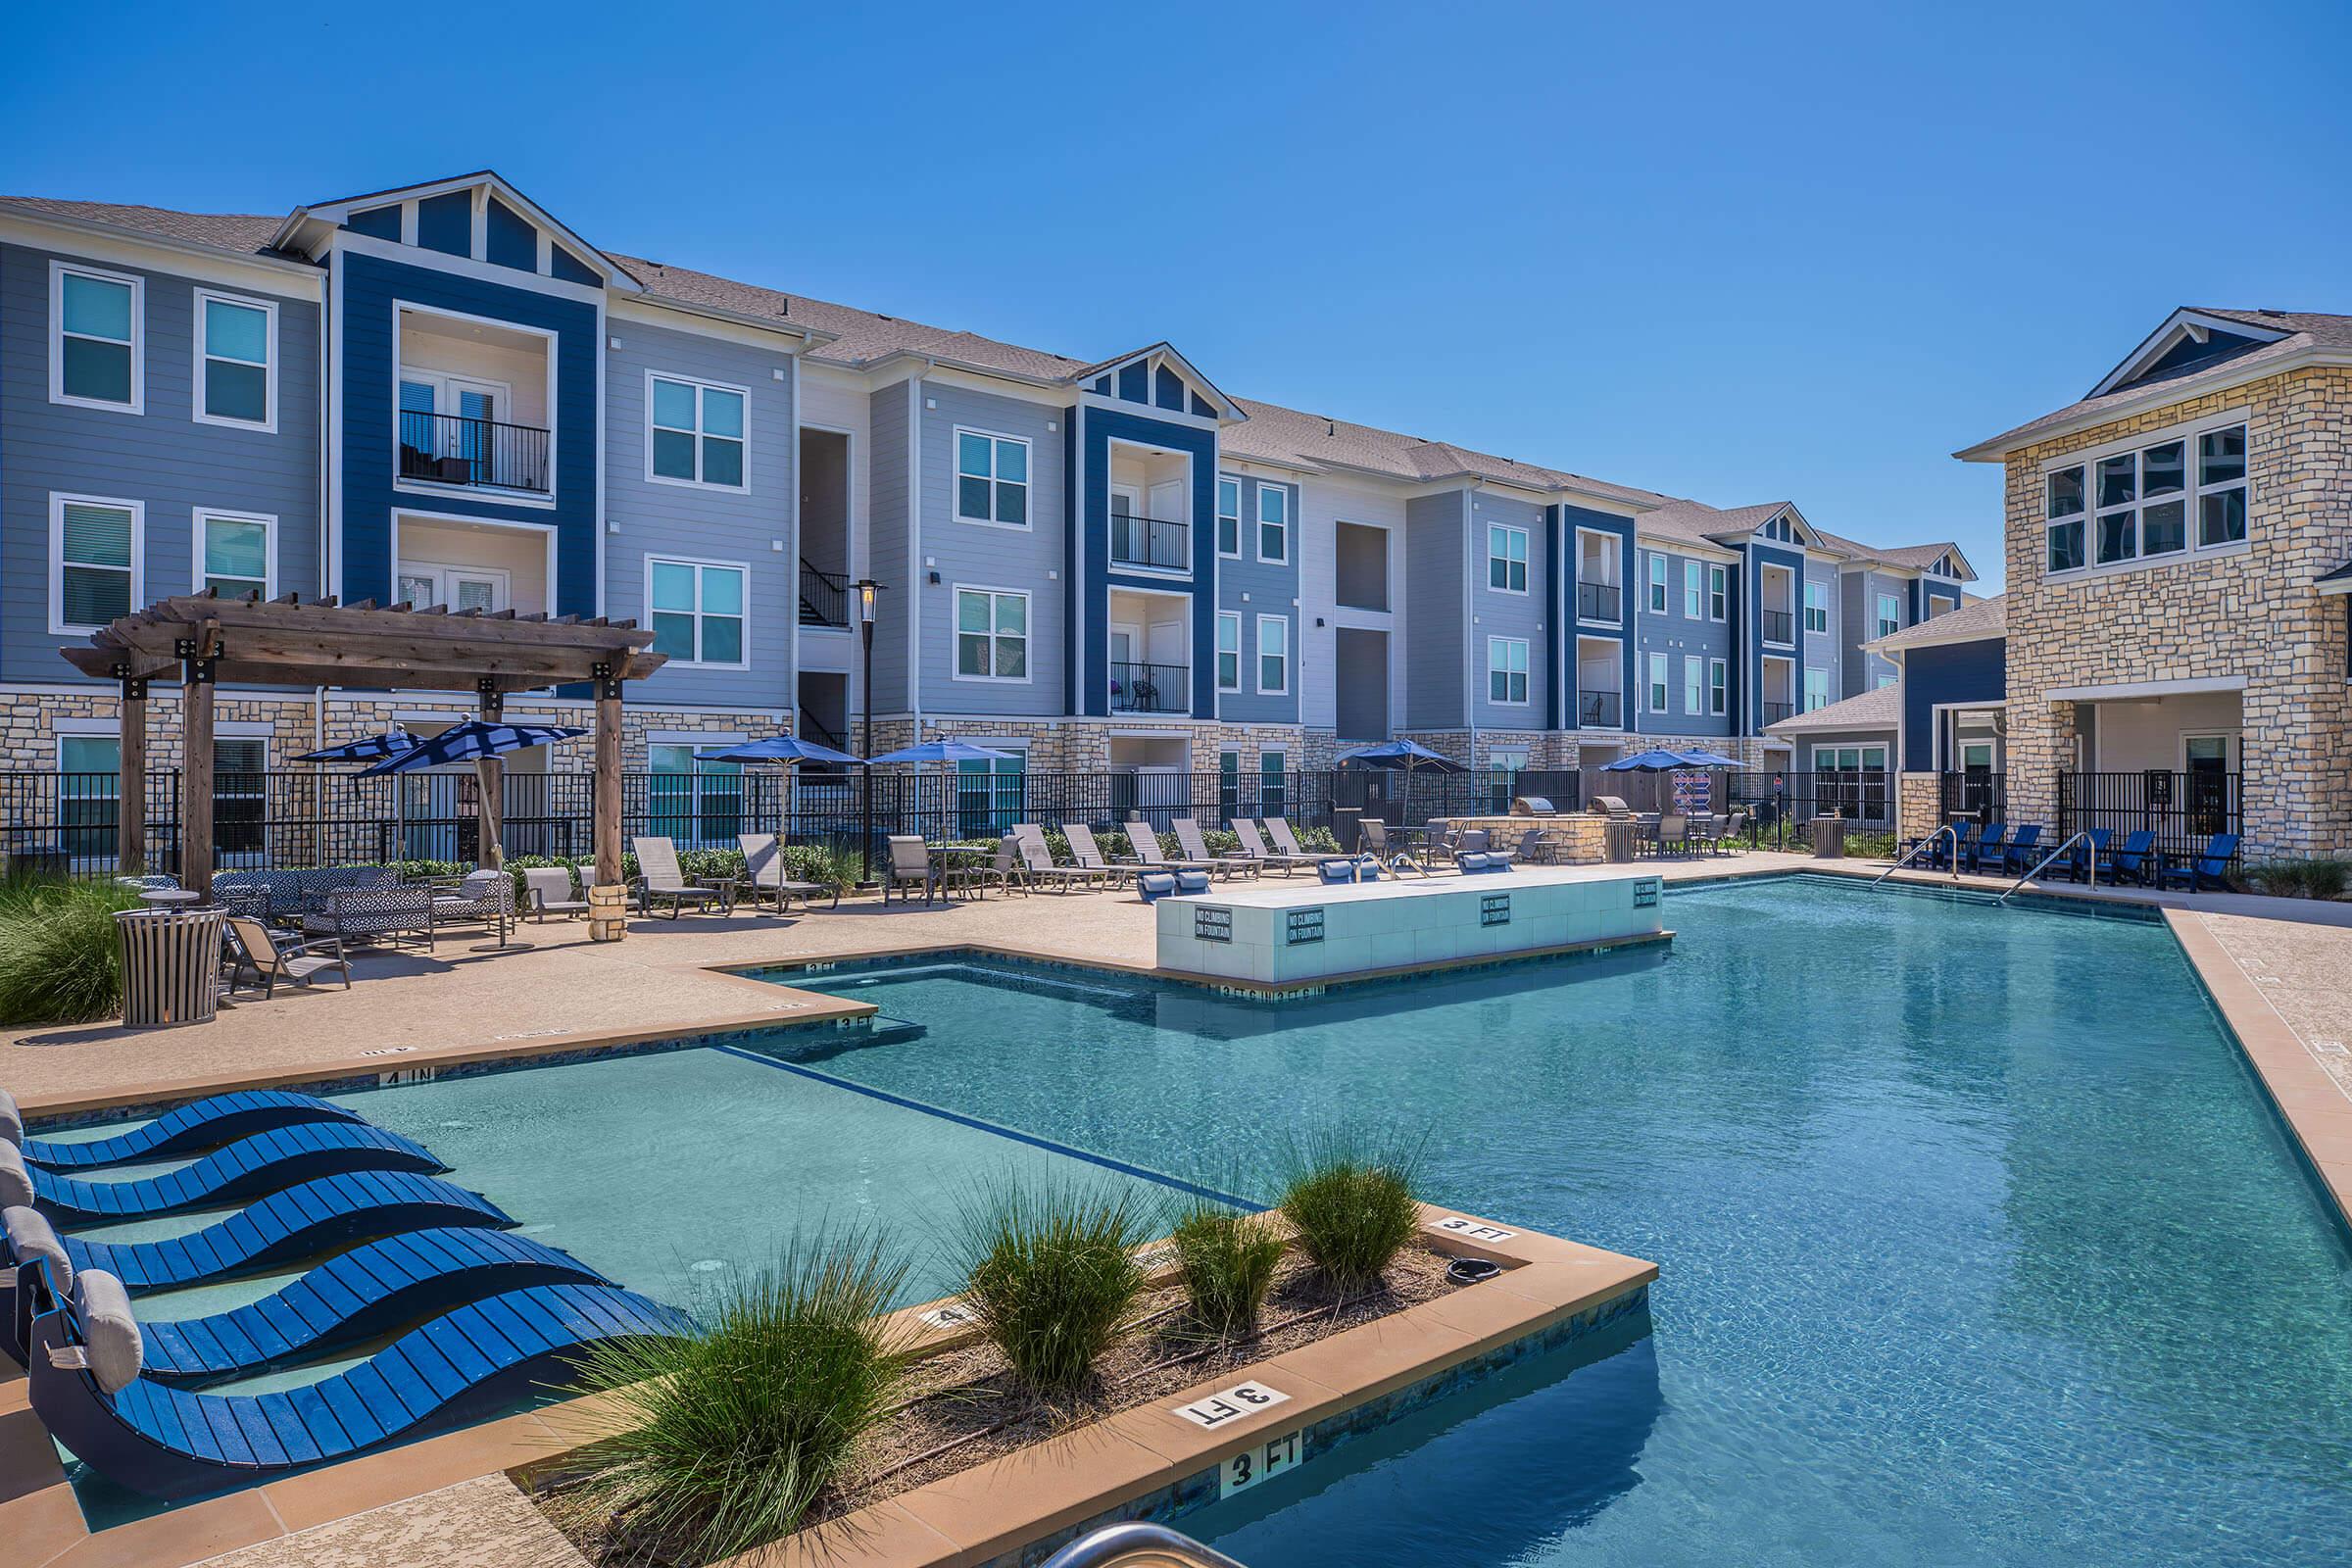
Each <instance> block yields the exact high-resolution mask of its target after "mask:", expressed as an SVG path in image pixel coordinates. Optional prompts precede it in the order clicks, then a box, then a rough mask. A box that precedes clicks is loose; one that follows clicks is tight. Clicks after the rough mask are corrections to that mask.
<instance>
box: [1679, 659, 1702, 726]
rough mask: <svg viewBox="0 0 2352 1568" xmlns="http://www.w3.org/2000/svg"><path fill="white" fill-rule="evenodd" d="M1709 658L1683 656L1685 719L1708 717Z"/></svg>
mask: <svg viewBox="0 0 2352 1568" xmlns="http://www.w3.org/2000/svg"><path fill="white" fill-rule="evenodd" d="M1707 716H1708V715H1707V656H1706V655H1704V654H1685V655H1684V656H1683V717H1685V718H1705V717H1707Z"/></svg>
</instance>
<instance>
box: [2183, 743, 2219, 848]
mask: <svg viewBox="0 0 2352 1568" xmlns="http://www.w3.org/2000/svg"><path fill="white" fill-rule="evenodd" d="M2180 766H2181V771H2182V772H2183V773H2185V774H2187V775H2188V776H2187V780H2186V782H2187V785H2188V790H2187V795H2188V801H2187V805H2188V830H2189V831H2190V832H2191V833H2198V834H2203V835H2205V836H2207V837H2211V836H2212V835H2214V834H2216V833H2227V832H2229V831H2230V814H2231V813H2230V810H2229V736H2227V735H2188V736H2183V737H2182V738H2181V741H2180Z"/></svg>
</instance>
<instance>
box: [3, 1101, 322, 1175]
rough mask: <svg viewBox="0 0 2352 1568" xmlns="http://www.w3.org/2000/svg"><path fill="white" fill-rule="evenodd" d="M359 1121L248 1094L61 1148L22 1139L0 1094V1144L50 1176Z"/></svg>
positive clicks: (196, 1104) (313, 1105)
mask: <svg viewBox="0 0 2352 1568" xmlns="http://www.w3.org/2000/svg"><path fill="white" fill-rule="evenodd" d="M360 1119H361V1118H360V1117H359V1116H358V1115H357V1114H356V1113H354V1112H352V1111H348V1110H345V1109H344V1108H343V1107H342V1106H341V1105H335V1104H330V1103H327V1102H326V1101H323V1100H319V1099H317V1098H316V1097H314V1096H311V1095H297V1094H293V1093H291V1092H289V1091H286V1090H282V1089H247V1090H241V1091H239V1092H238V1093H236V1094H233V1095H214V1096H212V1097H210V1098H208V1099H205V1100H197V1101H191V1102H189V1103H187V1104H184V1105H182V1106H180V1107H179V1108H178V1109H176V1110H171V1111H166V1112H165V1113H164V1114H163V1115H162V1116H160V1117H158V1118H157V1119H156V1120H154V1121H151V1122H149V1123H148V1124H147V1125H146V1126H144V1127H135V1128H133V1129H131V1130H130V1131H129V1132H126V1133H117V1134H116V1135H115V1136H114V1137H112V1138H93V1139H91V1140H89V1141H88V1142H86V1143H62V1142H55V1141H52V1140H49V1139H45V1138H26V1137H25V1120H24V1117H23V1116H21V1115H20V1114H18V1111H17V1103H16V1101H15V1100H13V1099H12V1098H10V1096H9V1093H8V1091H7V1090H5V1089H0V1143H10V1144H16V1145H18V1146H20V1148H21V1149H22V1151H23V1152H24V1155H25V1164H27V1165H45V1166H47V1167H48V1168H49V1169H51V1170H100V1169H103V1168H104V1167H106V1166H108V1165H127V1164H129V1163H130V1162H131V1161H133V1160H140V1159H168V1158H170V1157H172V1156H173V1155H177V1154H185V1153H191V1152H195V1151H198V1150H204V1149H218V1148H220V1147H221V1145H222V1144H231V1143H235V1142H236V1141H237V1140H238V1139H240V1138H250V1137H252V1136H253V1135H254V1134H255V1133H264V1132H268V1131H269V1130H270V1128H272V1127H291V1126H295V1125H297V1124H299V1123H302V1122H313V1121H348V1122H356V1121H359V1120H360Z"/></svg>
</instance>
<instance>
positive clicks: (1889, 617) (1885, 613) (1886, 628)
mask: <svg viewBox="0 0 2352 1568" xmlns="http://www.w3.org/2000/svg"><path fill="white" fill-rule="evenodd" d="M1902 629H1903V601H1902V598H1901V596H1900V595H1898V594H1881V595H1879V629H1878V633H1877V635H1879V636H1881V637H1891V636H1893V635H1894V634H1895V633H1896V632H1898V631H1901V630H1902Z"/></svg>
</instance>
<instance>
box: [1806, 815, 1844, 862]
mask: <svg viewBox="0 0 2352 1568" xmlns="http://www.w3.org/2000/svg"><path fill="white" fill-rule="evenodd" d="M1813 858H1815V859H1816V860H1842V859H1844V858H1845V818H1844V817H1842V816H1817V817H1815V818H1814V819H1813Z"/></svg>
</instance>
